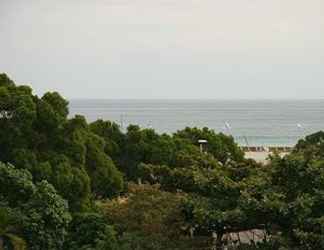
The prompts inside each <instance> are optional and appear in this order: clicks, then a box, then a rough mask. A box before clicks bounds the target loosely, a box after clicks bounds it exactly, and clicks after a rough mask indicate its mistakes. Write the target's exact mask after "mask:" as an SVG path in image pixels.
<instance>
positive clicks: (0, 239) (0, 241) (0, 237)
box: [0, 236, 3, 250]
mask: <svg viewBox="0 0 324 250" xmlns="http://www.w3.org/2000/svg"><path fill="white" fill-rule="evenodd" d="M0 250H3V237H2V236H0Z"/></svg>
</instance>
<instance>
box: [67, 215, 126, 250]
mask: <svg viewBox="0 0 324 250" xmlns="http://www.w3.org/2000/svg"><path fill="white" fill-rule="evenodd" d="M69 232H70V234H69V238H68V239H67V241H66V245H65V249H68V250H81V249H82V250H119V249H120V248H119V246H118V242H117V239H116V233H115V231H114V229H113V228H112V227H111V226H109V225H108V223H107V221H106V219H105V218H104V217H103V216H102V215H101V214H99V213H81V214H80V213H79V214H75V215H74V218H73V221H72V223H71V224H70V227H69Z"/></svg>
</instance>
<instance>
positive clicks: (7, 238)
mask: <svg viewBox="0 0 324 250" xmlns="http://www.w3.org/2000/svg"><path fill="white" fill-rule="evenodd" d="M18 231H19V225H18V224H17V215H16V214H14V212H13V211H12V209H10V208H8V207H6V206H5V204H0V249H1V250H2V249H7V248H8V247H9V246H10V247H11V248H12V249H13V250H25V249H26V247H27V244H26V242H25V240H24V239H23V238H21V236H20V235H19V234H20V233H19V232H18Z"/></svg>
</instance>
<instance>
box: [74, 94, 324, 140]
mask: <svg viewBox="0 0 324 250" xmlns="http://www.w3.org/2000/svg"><path fill="white" fill-rule="evenodd" d="M70 114H71V117H72V116H74V115H75V114H80V115H84V116H85V117H86V118H87V120H88V121H90V122H91V121H94V120H97V119H104V120H111V121H114V122H116V123H118V124H119V125H120V127H121V129H122V130H126V128H127V126H128V125H130V124H137V125H139V126H141V127H143V128H153V129H155V130H156V131H157V132H159V133H173V132H176V131H177V130H180V129H183V128H185V127H199V128H202V127H208V128H210V129H214V130H215V131H216V132H222V133H225V134H231V135H232V136H233V137H234V138H235V140H236V142H237V143H239V144H240V145H242V146H245V145H249V146H252V145H253V146H259V145H266V146H271V145H273V146H279V145H285V146H291V145H294V144H295V143H296V142H297V141H298V140H299V139H300V138H302V137H304V136H305V135H308V134H311V133H314V132H317V131H320V130H324V100H226V101H224V100H81V99H80V100H70Z"/></svg>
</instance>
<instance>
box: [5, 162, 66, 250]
mask: <svg viewBox="0 0 324 250" xmlns="http://www.w3.org/2000/svg"><path fill="white" fill-rule="evenodd" d="M0 197H1V200H2V202H3V204H5V205H6V206H5V207H2V208H1V209H2V210H3V209H5V211H19V213H17V214H19V216H16V217H15V218H17V219H19V220H18V221H19V225H18V226H19V232H21V233H20V235H19V236H21V238H23V239H24V240H25V241H26V242H27V245H28V249H32V250H41V249H49V250H56V249H61V247H62V245H63V243H64V239H65V236H66V233H67V226H68V223H69V221H70V220H71V216H70V213H69V212H68V205H67V202H66V201H65V200H63V199H62V198H61V197H60V196H59V195H58V194H57V193H56V191H55V189H54V188H53V186H52V185H50V184H48V183H47V182H46V181H42V182H40V183H37V184H35V183H33V181H32V176H31V174H30V173H29V172H28V171H27V170H24V169H16V168H15V167H14V166H12V165H5V164H3V163H0ZM5 218H7V219H6V220H7V221H9V222H10V218H12V217H11V216H9V217H8V215H5ZM7 224H8V223H7ZM17 224H18V223H17ZM9 225H10V224H9ZM16 239H18V238H16Z"/></svg>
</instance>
